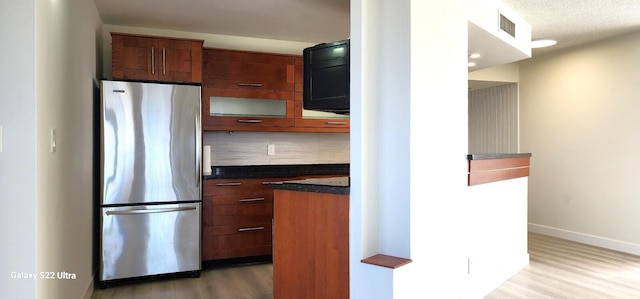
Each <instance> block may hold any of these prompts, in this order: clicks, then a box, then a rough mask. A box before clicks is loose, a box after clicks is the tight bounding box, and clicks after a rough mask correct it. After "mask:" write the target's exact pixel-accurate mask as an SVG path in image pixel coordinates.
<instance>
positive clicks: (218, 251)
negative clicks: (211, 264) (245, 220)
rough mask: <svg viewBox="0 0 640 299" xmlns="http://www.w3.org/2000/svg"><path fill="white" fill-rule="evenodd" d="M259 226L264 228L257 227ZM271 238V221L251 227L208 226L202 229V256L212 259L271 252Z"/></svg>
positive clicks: (205, 258)
mask: <svg viewBox="0 0 640 299" xmlns="http://www.w3.org/2000/svg"><path fill="white" fill-rule="evenodd" d="M261 227H263V228H264V229H257V228H261ZM242 229H245V230H242ZM247 229H249V230H247ZM240 230H242V231H240ZM272 240H273V239H272V234H271V222H268V223H263V224H260V225H257V226H251V227H243V226H215V227H208V228H205V229H204V230H203V238H202V244H203V253H202V258H203V259H204V260H213V259H225V258H234V257H246V256H257V255H268V254H272Z"/></svg>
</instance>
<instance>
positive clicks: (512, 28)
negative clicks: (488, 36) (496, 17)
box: [500, 14, 516, 37]
mask: <svg viewBox="0 0 640 299" xmlns="http://www.w3.org/2000/svg"><path fill="white" fill-rule="evenodd" d="M500 29H502V31H504V32H506V33H508V34H509V35H511V36H513V37H516V24H515V23H513V22H511V20H509V19H507V17H505V16H504V15H502V14H500Z"/></svg>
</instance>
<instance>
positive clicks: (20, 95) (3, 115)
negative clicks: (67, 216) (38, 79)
mask: <svg viewBox="0 0 640 299" xmlns="http://www.w3.org/2000/svg"><path fill="white" fill-rule="evenodd" d="M34 10H35V1H33V0H32V1H27V0H6V1H2V9H1V10H0V39H1V40H2V46H0V65H2V72H0V90H2V96H0V126H2V140H0V142H2V151H0V227H1V228H2V229H0V240H2V241H0V242H1V243H2V245H0V256H1V257H2V258H0V298H35V294H36V291H35V284H36V282H35V281H34V280H33V279H12V278H11V272H19V273H32V274H34V273H35V272H36V261H35V257H36V240H35V238H34V237H35V231H36V188H35V183H36V174H35V169H36V160H35V157H36V154H35V144H36V138H35V132H36V127H35V125H36V112H35V110H36V96H35V88H34V86H35V82H34V80H35V75H34V73H33V70H34V69H35V55H36V54H35V15H34Z"/></svg>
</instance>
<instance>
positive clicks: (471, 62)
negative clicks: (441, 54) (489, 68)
mask: <svg viewBox="0 0 640 299" xmlns="http://www.w3.org/2000/svg"><path fill="white" fill-rule="evenodd" d="M467 66H469V67H474V66H476V63H475V62H473V61H469V63H467Z"/></svg>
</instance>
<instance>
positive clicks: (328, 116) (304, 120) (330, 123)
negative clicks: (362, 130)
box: [294, 57, 351, 133]
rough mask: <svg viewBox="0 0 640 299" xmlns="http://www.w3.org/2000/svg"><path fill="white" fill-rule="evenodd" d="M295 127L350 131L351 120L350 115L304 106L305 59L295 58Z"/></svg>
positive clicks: (314, 129) (326, 130)
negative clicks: (309, 108) (305, 107)
mask: <svg viewBox="0 0 640 299" xmlns="http://www.w3.org/2000/svg"><path fill="white" fill-rule="evenodd" d="M294 65H295V76H294V81H295V92H296V93H295V116H294V118H295V127H296V128H309V130H310V131H322V132H336V133H348V132H349V130H350V125H351V122H350V121H349V116H348V115H340V114H335V113H328V112H319V111H310V110H304V108H303V99H304V97H303V88H304V85H303V71H304V69H303V67H304V65H303V60H302V57H296V58H295V62H294Z"/></svg>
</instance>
